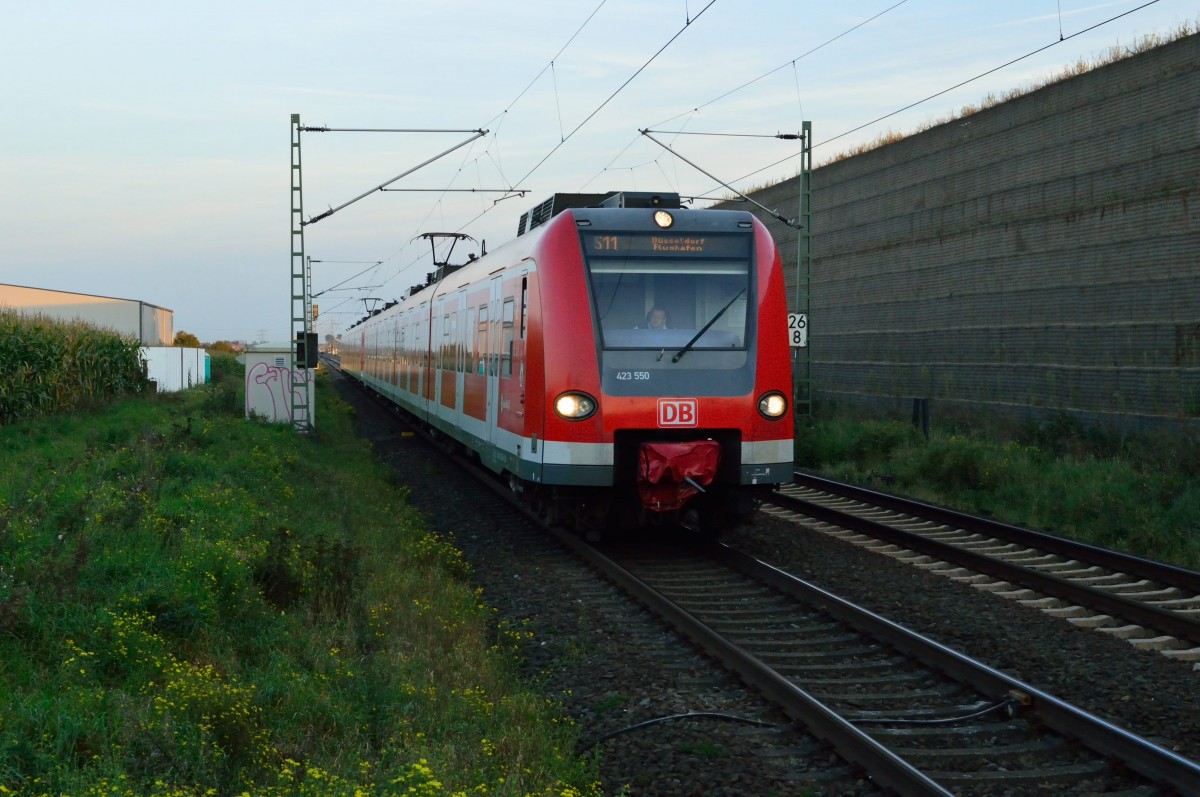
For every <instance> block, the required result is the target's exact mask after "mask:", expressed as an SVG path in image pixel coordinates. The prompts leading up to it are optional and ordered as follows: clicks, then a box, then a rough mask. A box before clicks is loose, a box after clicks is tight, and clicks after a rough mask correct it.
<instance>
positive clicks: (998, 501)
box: [796, 408, 1200, 568]
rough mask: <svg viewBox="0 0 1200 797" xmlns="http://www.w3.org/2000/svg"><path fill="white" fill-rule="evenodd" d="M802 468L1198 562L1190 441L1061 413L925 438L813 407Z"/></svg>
mask: <svg viewBox="0 0 1200 797" xmlns="http://www.w3.org/2000/svg"><path fill="white" fill-rule="evenodd" d="M798 434H799V437H798V440H797V451H796V461H797V463H798V464H799V465H800V466H802V467H805V468H810V469H814V470H820V471H821V472H823V473H826V474H828V475H830V476H832V477H834V478H842V479H846V480H848V481H854V482H858V483H862V484H868V485H872V486H878V487H882V488H884V489H890V490H895V491H898V492H904V493H907V494H909V495H913V496H914V497H917V498H920V499H922V500H926V501H931V502H933V503H938V504H942V505H946V506H953V507H956V508H958V509H961V510H963V511H967V512H974V513H984V514H989V515H993V516H995V517H996V518H998V519H1001V520H1004V521H1006V522H1010V523H1015V524H1018V525H1025V526H1030V527H1033V528H1038V529H1042V530H1046V531H1051V532H1054V533H1056V534H1061V535H1063V536H1067V537H1072V538H1075V539H1080V540H1084V541H1087V542H1091V543H1094V544H1097V545H1103V546H1107V547H1114V548H1119V549H1122V550H1126V551H1129V552H1131V553H1135V554H1138V555H1141V556H1148V557H1151V558H1155V559H1161V560H1165V561H1168V562H1173V563H1175V564H1179V565H1182V566H1185V567H1191V568H1200V539H1198V538H1197V536H1196V530H1197V529H1200V477H1198V476H1197V475H1196V474H1198V473H1200V438H1198V437H1197V436H1196V435H1195V434H1191V435H1188V434H1166V433H1152V434H1146V435H1138V436H1134V435H1122V434H1117V433H1114V432H1105V431H1104V430H1099V429H1093V428H1087V427H1085V426H1084V425H1083V424H1081V423H1079V422H1078V421H1077V420H1075V419H1073V418H1071V417H1069V416H1065V415H1063V416H1058V417H1054V418H1050V419H1048V420H1047V421H1045V422H1043V423H1040V424H1027V425H1024V426H1021V425H1005V424H1001V423H997V422H994V421H993V420H990V419H983V418H975V419H971V418H965V417H964V418H947V419H943V421H942V422H941V423H940V424H935V427H934V428H933V430H932V433H931V435H930V438H929V439H928V440H925V439H924V437H923V436H922V435H921V434H919V433H917V431H916V430H915V429H913V428H912V427H911V426H909V425H908V424H906V423H904V422H902V421H899V420H888V419H881V418H878V417H855V416H854V415H853V414H852V413H850V412H846V411H838V410H836V409H831V408H825V411H824V413H823V417H822V419H821V420H820V421H819V422H818V423H816V424H815V425H814V426H813V427H812V428H810V429H801V430H800V431H799V433H798Z"/></svg>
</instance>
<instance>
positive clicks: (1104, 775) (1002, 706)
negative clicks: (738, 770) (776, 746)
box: [561, 534, 1200, 797]
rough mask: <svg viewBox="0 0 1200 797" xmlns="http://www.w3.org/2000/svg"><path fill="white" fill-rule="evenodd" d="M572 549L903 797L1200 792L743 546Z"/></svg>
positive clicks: (1078, 715)
mask: <svg viewBox="0 0 1200 797" xmlns="http://www.w3.org/2000/svg"><path fill="white" fill-rule="evenodd" d="M561 539H562V540H563V542H564V543H565V544H567V545H569V546H571V547H572V548H573V549H574V550H575V551H576V553H577V554H578V555H579V556H581V557H582V558H584V559H585V560H586V561H588V562H589V563H590V564H592V566H594V567H597V568H598V569H600V570H602V571H603V572H604V573H605V574H606V575H607V576H608V577H609V578H610V579H612V580H613V581H614V582H616V583H618V584H619V585H620V586H621V587H622V588H623V589H625V590H626V591H628V592H630V594H632V595H634V596H636V597H637V599H638V600H639V601H640V602H642V603H643V604H645V605H646V606H648V607H649V608H650V609H651V610H652V611H654V612H655V613H657V614H660V615H661V616H663V617H664V618H666V619H667V620H668V621H669V622H670V623H671V624H672V625H674V626H675V627H676V628H678V629H680V631H681V632H682V633H684V634H685V635H686V636H688V637H689V638H690V639H692V640H693V642H695V643H696V644H697V645H698V646H700V647H701V648H702V649H703V650H704V651H705V652H706V653H708V654H709V655H711V656H713V657H714V658H716V659H717V660H719V661H720V662H722V664H724V665H725V666H726V667H728V668H729V669H731V670H733V671H734V672H736V673H737V674H738V675H739V677H741V678H742V679H743V680H745V681H746V682H747V683H749V684H751V685H753V686H755V687H756V688H757V689H759V690H760V691H762V692H763V693H764V694H766V695H767V696H768V697H769V698H771V699H772V700H773V701H774V702H776V703H777V704H779V705H780V706H781V708H782V710H783V711H784V713H786V714H787V715H788V716H789V717H791V718H793V719H794V720H796V721H797V722H799V723H802V724H803V726H804V727H805V728H806V729H807V730H809V731H811V732H813V733H814V734H815V735H817V736H818V737H820V738H822V739H824V740H825V741H827V742H829V743H830V744H832V745H833V747H834V748H835V749H836V750H837V751H838V753H839V754H841V755H842V756H844V757H845V758H846V759H847V760H849V761H851V762H854V763H856V764H858V765H860V766H862V767H863V768H864V769H865V770H866V771H867V772H868V773H869V774H870V776H871V778H872V780H873V781H874V782H875V783H877V784H880V785H882V786H885V787H887V788H890V789H893V790H895V791H896V792H897V793H899V794H903V795H947V794H972V793H978V794H989V793H996V792H995V790H996V789H997V788H999V789H1000V790H1001V791H1002V792H1003V793H1019V794H1061V793H1064V792H1066V791H1067V790H1068V789H1067V785H1068V784H1070V785H1071V788H1078V787H1079V786H1080V784H1081V783H1082V784H1083V785H1084V787H1085V788H1086V789H1087V791H1088V793H1092V794H1104V793H1111V794H1122V795H1126V797H1130V796H1131V795H1150V794H1171V793H1179V794H1196V793H1200V765H1197V764H1196V763H1194V762H1191V761H1189V760H1187V759H1185V758H1182V757H1180V756H1177V755H1176V754H1174V753H1172V752H1170V751H1168V750H1166V749H1164V748H1162V747H1159V746H1157V745H1155V744H1153V743H1151V742H1149V741H1146V740H1144V739H1141V738H1139V737H1137V736H1135V735H1133V734H1130V733H1128V732H1126V731H1124V730H1122V729H1120V728H1117V727H1116V726H1113V725H1112V724H1110V723H1107V722H1105V721H1103V720H1101V719H1099V718H1097V717H1095V716H1093V715H1090V714H1088V713H1087V712H1084V711H1082V710H1080V709H1078V708H1075V707H1073V706H1071V705H1069V704H1067V703H1065V702H1063V701H1061V700H1058V699H1057V698H1055V697H1053V696H1051V695H1049V694H1046V693H1044V692H1042V691H1040V690H1038V689H1035V688H1034V687H1032V686H1030V685H1028V684H1025V683H1022V682H1020V681H1018V680H1016V679H1013V678H1010V677H1009V676H1007V675H1004V674H1003V673H1000V672H998V671H996V670H994V669H992V668H989V667H987V666H985V665H983V664H981V663H979V662H975V661H973V660H971V659H969V658H967V657H965V656H963V655H961V654H959V653H956V652H954V651H952V650H950V649H949V648H946V647H944V646H942V645H940V644H938V643H936V642H933V641H931V640H928V639H925V638H923V637H920V636H919V635H916V634H914V633H912V632H910V631H907V630H905V629H903V628H901V627H900V626H897V625H895V624H893V623H891V622H889V621H888V620H886V619H884V618H882V617H879V616H877V615H874V614H871V613H870V612H867V611H865V610H863V609H860V608H858V607H856V606H853V605H852V604H850V603H848V602H846V601H843V600H842V599H840V598H838V597H836V596H834V595H832V594H830V593H828V592H825V591H823V590H820V589H819V588H817V587H814V586H812V585H810V584H807V583H806V582H803V581H801V580H800V579H797V578H794V577H793V576H790V575H788V574H786V573H783V572H782V571H779V570H777V569H775V568H773V567H771V566H769V565H766V564H764V563H762V562H759V561H757V560H755V559H752V558H750V557H746V556H744V555H742V554H739V553H738V552H736V551H734V550H732V549H730V548H727V547H724V546H718V547H715V548H714V549H713V550H712V551H709V552H705V553H704V554H692V555H688V556H680V554H679V551H678V550H675V549H672V550H671V551H669V552H668V553H667V554H666V555H662V556H654V555H652V554H649V553H647V551H646V549H645V547H644V546H638V547H636V548H632V549H624V550H621V549H616V550H610V551H607V552H605V553H601V552H600V551H598V550H596V549H595V548H591V547H590V546H587V545H586V544H584V543H581V542H580V541H578V540H577V539H575V538H573V537H572V536H571V535H569V534H564V535H561Z"/></svg>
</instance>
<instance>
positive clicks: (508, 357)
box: [500, 298, 513, 377]
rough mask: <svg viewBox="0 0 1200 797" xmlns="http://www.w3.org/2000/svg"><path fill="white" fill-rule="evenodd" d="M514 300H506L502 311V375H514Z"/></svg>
mask: <svg viewBox="0 0 1200 797" xmlns="http://www.w3.org/2000/svg"><path fill="white" fill-rule="evenodd" d="M512 355H513V300H512V299H511V298H509V299H505V300H504V307H503V308H502V309H501V311H500V376H503V377H509V376H512Z"/></svg>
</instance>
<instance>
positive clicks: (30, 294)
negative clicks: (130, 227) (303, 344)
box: [0, 283, 208, 393]
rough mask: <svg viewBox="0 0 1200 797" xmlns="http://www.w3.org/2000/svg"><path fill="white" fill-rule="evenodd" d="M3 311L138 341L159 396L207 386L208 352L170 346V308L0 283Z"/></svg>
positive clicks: (172, 320)
mask: <svg viewBox="0 0 1200 797" xmlns="http://www.w3.org/2000/svg"><path fill="white" fill-rule="evenodd" d="M0 310H15V311H16V312H18V313H20V314H22V315H40V316H44V317H46V318H51V319H53V320H55V321H64V322H72V321H79V322H81V323H84V324H88V325H90V326H94V327H99V328H102V329H110V330H112V331H114V332H116V333H117V334H120V335H128V336H131V337H135V338H137V339H138V341H139V342H140V343H141V346H142V347H141V355H142V361H143V362H145V363H146V376H147V377H149V378H150V380H151V381H153V382H154V384H155V386H156V387H157V389H158V391H159V392H162V393H166V392H172V391H175V390H183V389H185V388H189V387H192V386H193V385H202V384H204V383H205V382H207V381H208V354H207V353H206V352H205V351H204V349H191V348H179V347H176V346H172V345H171V344H173V343H174V342H175V314H174V312H172V311H171V310H168V309H166V308H165V307H159V306H158V305H154V304H150V303H148V302H142V301H138V300H137V299H117V298H114V297H112V296H94V295H92V294H89V293H72V292H70V291H51V290H46V289H44V288H27V287H25V286H22V285H6V284H3V283H0Z"/></svg>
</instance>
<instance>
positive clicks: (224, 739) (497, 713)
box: [0, 361, 599, 797]
mask: <svg viewBox="0 0 1200 797" xmlns="http://www.w3.org/2000/svg"><path fill="white" fill-rule="evenodd" d="M216 366H217V363H216V361H214V373H217V374H220V375H221V376H220V377H219V378H218V382H217V384H216V385H213V386H205V387H201V388H197V389H195V390H191V391H187V392H185V393H180V394H164V395H161V396H152V397H148V398H137V399H130V400H126V401H123V402H120V403H117V404H115V405H113V406H111V407H110V408H108V409H106V410H104V411H101V412H97V413H95V414H90V415H86V416H85V415H79V414H76V415H69V416H58V417H55V418H50V419H40V420H34V421H29V422H26V423H23V424H17V425H9V426H5V427H0V683H2V684H3V689H0V794H14V793H15V794H24V795H42V794H53V795H59V794H63V795H97V796H98V795H101V794H103V795H108V794H122V795H123V794H139V795H200V794H219V795H231V794H242V793H252V794H255V795H263V794H266V795H272V794H277V795H284V794H311V795H364V796H365V795H375V794H410V795H429V796H430V797H432V796H434V795H464V796H465V795H472V796H473V795H482V794H488V795H531V794H532V795H560V796H562V795H567V796H573V795H584V794H595V793H597V792H598V791H599V787H598V786H597V785H595V783H596V777H595V772H594V770H593V769H591V767H590V765H589V764H586V763H582V762H580V761H579V760H578V759H577V758H576V757H575V756H574V754H573V752H572V750H573V749H574V748H573V745H574V742H575V738H574V735H575V731H574V729H573V728H572V727H571V724H570V722H569V721H568V720H564V719H563V718H562V710H561V708H560V707H559V706H557V705H555V704H551V703H549V702H548V701H546V700H545V699H544V698H542V697H539V696H537V695H536V694H534V693H532V692H530V691H529V690H528V689H527V688H526V687H524V686H522V685H521V682H520V680H519V678H518V677H517V674H516V668H515V666H514V662H515V655H516V654H515V651H516V646H517V637H521V638H524V636H526V635H527V634H528V632H527V631H518V630H507V629H506V628H504V627H500V628H497V627H496V623H495V621H494V619H493V618H494V614H493V610H491V609H490V608H489V607H487V606H485V605H483V604H482V602H481V596H480V595H479V594H478V593H477V592H476V591H474V590H473V589H472V588H471V586H470V585H469V584H468V581H467V578H466V576H467V575H468V565H467V564H466V563H465V562H464V561H463V560H462V558H461V555H460V554H459V552H458V551H456V550H455V549H454V548H453V547H451V546H450V545H449V544H448V543H447V541H446V540H445V539H443V538H442V537H440V536H438V535H437V534H435V533H431V532H430V531H429V530H428V529H426V528H425V527H424V525H423V524H422V521H421V519H420V517H419V516H418V515H417V514H416V513H415V512H414V511H413V510H412V509H411V508H410V507H409V506H408V505H407V503H406V496H405V493H404V491H403V490H402V489H397V488H396V487H395V486H394V485H393V484H391V483H390V482H389V473H388V471H387V469H386V468H385V467H384V466H383V465H382V464H381V463H379V461H378V460H376V459H375V458H374V457H373V455H372V454H371V452H370V449H369V447H368V445H367V444H366V443H365V442H363V441H361V440H359V439H357V438H356V437H355V436H354V434H353V432H352V427H351V411H350V410H349V408H348V407H347V406H346V405H345V404H344V403H342V402H340V401H339V400H338V399H337V398H336V397H335V396H334V395H333V393H332V391H331V390H330V389H329V387H328V385H326V384H324V380H320V382H321V384H320V385H319V391H320V392H319V399H318V400H319V401H320V402H321V407H322V411H321V427H320V429H319V433H318V434H316V435H313V436H312V437H302V436H299V435H297V434H295V433H293V432H292V431H291V430H290V429H289V428H287V427H285V426H267V425H262V424H257V423H252V422H247V421H245V420H243V419H242V417H241V402H240V400H239V399H238V397H237V391H236V386H237V385H238V384H240V380H241V378H242V376H241V375H240V374H239V373H237V372H236V371H235V370H233V368H231V366H230V363H227V362H224V361H222V362H221V365H220V367H219V368H218V367H216ZM230 383H232V384H233V388H232V390H233V396H234V400H233V402H232V403H233V405H234V406H233V408H232V409H230V406H229V404H230V402H229V400H228V398H227V397H228V395H229V391H230V390H231V388H230Z"/></svg>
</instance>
